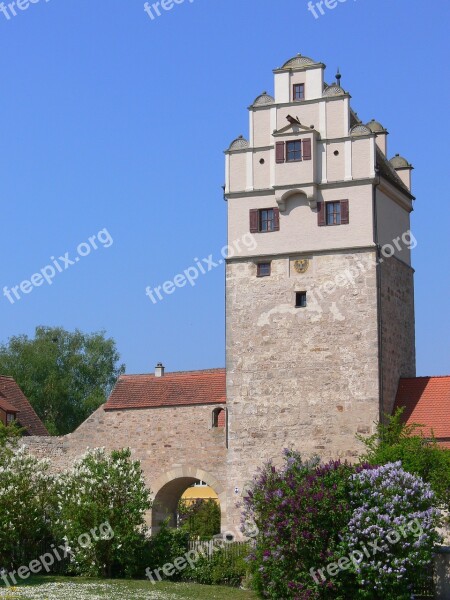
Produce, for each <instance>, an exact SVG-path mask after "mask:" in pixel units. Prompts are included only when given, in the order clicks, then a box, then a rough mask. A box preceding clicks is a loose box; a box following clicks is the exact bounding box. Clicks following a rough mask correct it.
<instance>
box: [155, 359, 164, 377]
mask: <svg viewBox="0 0 450 600" xmlns="http://www.w3.org/2000/svg"><path fill="white" fill-rule="evenodd" d="M164 369H165V367H164V366H163V364H162V363H160V362H159V363H158V364H157V365H156V367H155V377H164Z"/></svg>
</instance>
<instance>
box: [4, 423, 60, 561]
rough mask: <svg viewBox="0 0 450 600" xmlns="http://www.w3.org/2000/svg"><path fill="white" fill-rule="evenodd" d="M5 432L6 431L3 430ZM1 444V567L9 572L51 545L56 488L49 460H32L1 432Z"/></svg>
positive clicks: (8, 434)
mask: <svg viewBox="0 0 450 600" xmlns="http://www.w3.org/2000/svg"><path fill="white" fill-rule="evenodd" d="M5 429H6V428H5ZM3 434H4V437H3V443H0V515H1V519H2V527H1V528H0V568H5V569H7V570H12V569H14V568H17V567H18V566H21V565H23V564H25V563H27V562H29V560H30V559H33V558H35V557H36V556H39V553H40V549H41V546H42V544H43V543H46V542H48V543H50V540H51V527H50V519H51V518H52V515H53V513H54V509H55V502H56V500H55V489H54V482H53V478H52V477H51V475H49V472H48V468H49V464H48V461H44V460H38V459H37V458H34V457H33V456H31V455H30V454H28V452H27V451H26V450H25V449H24V448H23V447H22V448H19V449H18V448H17V447H15V445H14V444H13V446H12V447H11V446H10V444H9V443H6V440H8V441H10V440H12V439H14V436H13V437H11V435H10V432H5V430H3Z"/></svg>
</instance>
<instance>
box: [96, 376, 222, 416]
mask: <svg viewBox="0 0 450 600" xmlns="http://www.w3.org/2000/svg"><path fill="white" fill-rule="evenodd" d="M225 389H226V385H225V369H210V370H208V371H182V372H178V373H167V374H166V375H164V376H163V377H155V376H154V375H122V376H121V377H119V380H118V381H117V383H116V386H115V388H114V389H113V391H112V393H111V396H110V397H109V399H108V401H107V403H106V404H105V406H104V408H105V410H123V409H127V408H158V407H162V406H183V405H199V404H225V402H226V392H225Z"/></svg>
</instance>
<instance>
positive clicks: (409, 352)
mask: <svg viewBox="0 0 450 600" xmlns="http://www.w3.org/2000/svg"><path fill="white" fill-rule="evenodd" d="M382 260H383V262H382V263H381V264H380V266H379V277H380V290H381V328H382V333H381V335H382V373H383V374H382V378H383V406H382V409H383V413H385V414H391V413H392V410H393V408H394V402H395V396H396V394H397V389H398V383H399V379H400V377H415V376H416V347H415V322H414V271H413V269H412V268H411V267H410V266H409V265H407V264H405V263H404V262H402V261H401V260H399V259H398V258H396V257H395V256H393V257H391V258H384V259H382Z"/></svg>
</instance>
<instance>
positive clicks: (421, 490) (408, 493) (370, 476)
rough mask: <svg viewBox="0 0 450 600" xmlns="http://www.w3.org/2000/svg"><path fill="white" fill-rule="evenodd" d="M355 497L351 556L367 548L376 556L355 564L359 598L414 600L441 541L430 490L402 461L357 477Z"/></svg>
mask: <svg viewBox="0 0 450 600" xmlns="http://www.w3.org/2000/svg"><path fill="white" fill-rule="evenodd" d="M351 498H352V501H351V504H352V506H353V514H352V517H351V519H350V522H349V524H348V529H347V532H346V534H345V536H344V540H343V542H344V543H343V548H344V550H345V552H346V553H347V554H348V551H350V553H351V552H354V551H357V552H360V553H361V554H363V553H362V552H361V549H366V550H367V551H368V554H369V555H370V558H369V559H368V560H367V558H366V557H364V558H361V560H360V562H359V564H357V566H356V565H354V567H355V568H354V572H355V575H356V580H357V583H358V584H359V586H360V588H361V589H360V592H359V596H358V597H361V598H374V597H375V598H383V600H400V599H402V598H405V600H408V599H409V598H410V597H411V594H410V591H409V586H410V585H411V583H412V581H413V580H414V576H415V575H416V572H417V571H418V570H420V569H421V568H424V567H426V566H427V565H428V564H429V563H430V562H431V560H432V551H433V548H434V546H435V544H436V542H437V541H438V539H439V536H438V534H437V531H436V527H437V524H438V519H439V513H438V511H437V510H436V509H435V508H433V501H434V494H433V492H432V491H431V489H430V486H429V485H428V484H426V483H424V482H423V481H422V480H421V479H420V478H419V477H417V476H415V475H411V474H410V473H407V472H406V471H404V470H403V469H402V467H401V463H400V462H398V463H391V464H387V465H385V466H382V467H379V468H377V469H374V470H366V471H362V472H361V473H357V474H355V475H353V476H352V478H351ZM376 541H379V544H377V545H376V546H375V547H373V544H374V542H376ZM369 549H370V552H369Z"/></svg>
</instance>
